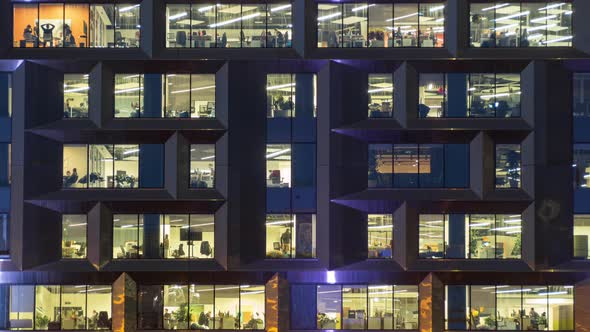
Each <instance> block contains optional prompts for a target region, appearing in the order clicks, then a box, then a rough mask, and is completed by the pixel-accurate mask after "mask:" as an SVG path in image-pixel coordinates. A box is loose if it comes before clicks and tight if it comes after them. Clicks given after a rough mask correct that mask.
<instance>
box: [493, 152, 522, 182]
mask: <svg viewBox="0 0 590 332" xmlns="http://www.w3.org/2000/svg"><path fill="white" fill-rule="evenodd" d="M520 164H521V160H520V145H519V144H497V145H496V188H520V181H521V174H522V171H521V166H520Z"/></svg>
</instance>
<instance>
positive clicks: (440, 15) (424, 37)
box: [419, 3, 445, 47]
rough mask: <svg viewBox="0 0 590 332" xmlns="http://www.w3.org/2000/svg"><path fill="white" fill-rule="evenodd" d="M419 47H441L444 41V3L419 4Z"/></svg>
mask: <svg viewBox="0 0 590 332" xmlns="http://www.w3.org/2000/svg"><path fill="white" fill-rule="evenodd" d="M419 18H420V31H419V33H420V35H419V38H420V47H443V46H444V42H445V25H444V24H445V5H444V4H443V3H429V4H427V3H421V4H420V15H419Z"/></svg>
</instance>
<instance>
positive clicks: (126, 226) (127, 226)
mask: <svg viewBox="0 0 590 332" xmlns="http://www.w3.org/2000/svg"><path fill="white" fill-rule="evenodd" d="M131 227H137V225H123V226H121V228H131Z"/></svg>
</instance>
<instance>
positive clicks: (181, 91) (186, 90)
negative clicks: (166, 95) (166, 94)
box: [170, 85, 215, 94]
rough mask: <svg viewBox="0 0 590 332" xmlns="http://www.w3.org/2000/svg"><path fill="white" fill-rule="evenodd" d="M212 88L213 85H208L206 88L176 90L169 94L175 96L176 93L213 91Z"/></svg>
mask: <svg viewBox="0 0 590 332" xmlns="http://www.w3.org/2000/svg"><path fill="white" fill-rule="evenodd" d="M213 88H215V85H208V86H202V87H198V88H192V89H185V90H176V91H172V92H170V93H171V94H177V93H184V92H189V91H200V90H207V89H213Z"/></svg>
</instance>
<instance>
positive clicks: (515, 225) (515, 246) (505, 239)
mask: <svg viewBox="0 0 590 332" xmlns="http://www.w3.org/2000/svg"><path fill="white" fill-rule="evenodd" d="M494 231H495V233H496V258H498V259H500V258H509V259H519V258H521V252H522V244H521V238H522V237H521V235H522V218H521V216H520V215H502V214H497V215H496V227H495V228H494Z"/></svg>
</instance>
